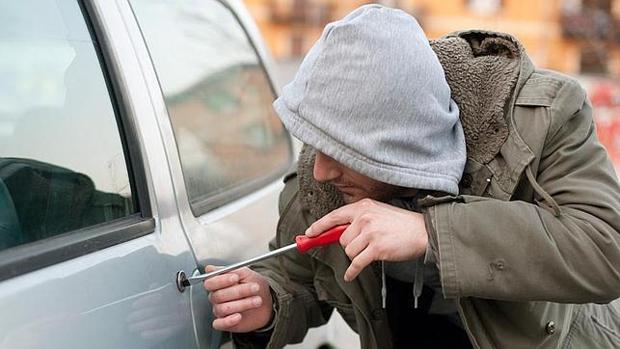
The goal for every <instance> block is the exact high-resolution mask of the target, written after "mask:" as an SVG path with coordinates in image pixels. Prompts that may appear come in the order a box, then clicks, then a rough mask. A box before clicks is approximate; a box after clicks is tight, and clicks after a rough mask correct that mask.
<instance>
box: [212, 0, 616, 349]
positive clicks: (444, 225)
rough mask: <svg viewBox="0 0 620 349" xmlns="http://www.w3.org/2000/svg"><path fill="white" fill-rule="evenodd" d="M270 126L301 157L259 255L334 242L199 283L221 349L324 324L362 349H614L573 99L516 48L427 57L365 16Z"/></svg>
mask: <svg viewBox="0 0 620 349" xmlns="http://www.w3.org/2000/svg"><path fill="white" fill-rule="evenodd" d="M274 107H275V109H276V111H277V112H278V114H279V116H280V118H281V119H282V121H283V123H284V125H285V126H286V128H287V129H288V130H289V131H290V132H291V133H292V134H293V135H294V136H296V137H297V138H299V139H300V140H301V141H302V142H304V143H305V146H304V148H303V149H302V152H301V154H300V157H299V167H298V170H297V171H296V173H293V174H291V175H288V176H287V177H286V178H285V183H286V185H285V188H284V190H283V192H282V193H281V195H280V221H279V224H278V229H277V235H276V237H275V238H274V240H272V242H271V244H270V248H271V249H275V248H278V247H281V246H284V245H287V244H289V243H291V242H292V241H293V239H294V236H295V235H297V234H299V233H301V232H305V233H306V234H307V235H308V236H316V235H318V234H320V233H321V232H323V231H325V230H327V229H328V228H331V227H333V226H335V225H340V224H350V226H349V227H348V228H347V229H346V231H345V232H344V233H343V235H342V237H341V238H340V245H332V246H328V247H323V248H320V249H316V250H314V251H311V252H310V253H308V254H299V253H289V254H286V255H283V256H281V257H280V258H278V259H272V260H267V261H265V262H263V263H262V264H260V265H257V266H255V267H254V268H253V270H251V269H249V268H243V269H239V270H237V271H234V272H231V273H228V274H225V275H221V276H218V277H214V278H212V279H209V280H207V281H205V288H206V289H207V290H209V291H211V292H212V293H211V294H210V300H211V302H212V303H213V311H214V314H215V316H216V320H215V321H214V322H213V327H214V328H216V329H219V330H224V331H231V332H233V333H234V335H233V339H234V341H235V342H236V344H237V345H239V346H240V347H264V346H267V347H269V348H279V347H282V346H284V345H285V344H287V343H296V342H300V341H302V340H303V338H304V336H305V334H306V332H307V330H308V328H310V327H314V326H319V325H321V324H324V323H325V322H326V321H327V320H328V319H329V317H330V315H331V313H332V312H333V309H334V308H335V309H336V310H337V311H338V312H339V313H340V314H341V315H342V317H343V318H344V320H345V321H346V322H347V323H348V324H349V325H350V326H351V328H352V329H353V330H355V331H356V332H357V333H358V334H359V335H360V342H361V345H362V347H363V348H390V347H400V348H411V347H419V348H431V347H433V348H444V347H445V348H469V347H475V348H495V347H498V348H534V347H536V348H557V347H562V348H594V347H597V348H600V347H604V348H613V347H620V311H619V310H618V305H617V304H618V302H615V303H614V302H612V301H613V300H615V299H616V298H618V297H620V233H619V231H620V187H619V185H618V181H617V178H616V176H615V174H614V170H613V168H612V166H611V164H610V161H609V159H608V157H607V154H606V153H605V150H604V149H603V148H602V147H601V145H600V144H599V142H598V140H597V138H596V135H595V131H594V125H593V121H592V117H591V109H590V106H589V104H588V102H587V99H586V96H585V93H584V91H583V89H582V88H581V87H580V86H579V85H578V84H577V83H576V82H575V81H574V80H572V79H570V78H568V77H566V76H563V75H560V74H558V73H555V72H550V71H542V70H537V69H535V68H534V66H533V65H532V63H531V61H530V60H529V58H528V57H527V55H526V54H525V52H524V50H523V48H522V46H521V45H520V43H519V42H518V41H516V39H514V38H513V37H511V36H509V35H506V34H501V33H493V32H486V31H466V32H459V33H454V34H451V35H448V36H446V37H444V38H442V39H440V40H437V41H434V42H431V43H430V44H429V42H428V40H427V38H426V36H425V35H424V33H423V31H422V29H421V28H420V26H419V25H418V23H417V22H416V20H415V19H414V18H412V17H411V16H409V15H407V14H406V13H404V12H402V11H400V10H395V9H389V8H385V7H382V6H379V5H367V6H362V7H361V8H359V9H357V10H355V11H353V12H352V13H351V14H349V15H347V16H346V17H345V18H343V19H342V20H340V21H337V22H334V23H331V24H329V25H327V27H326V28H325V30H324V32H323V34H322V36H321V38H320V39H319V40H318V42H317V43H316V44H315V45H314V47H313V48H312V49H311V50H310V52H309V53H308V55H307V56H306V58H305V59H304V61H303V62H302V64H301V66H300V68H299V71H298V73H297V75H296V76H295V79H294V80H293V81H292V82H291V83H290V84H289V85H287V86H286V87H285V88H284V90H283V93H282V96H281V97H280V98H278V99H277V100H276V101H275V102H274ZM466 150H467V152H466ZM212 269H213V267H208V268H207V270H212ZM594 303H598V304H594ZM599 304H600V305H599Z"/></svg>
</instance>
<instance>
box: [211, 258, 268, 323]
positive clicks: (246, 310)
mask: <svg viewBox="0 0 620 349" xmlns="http://www.w3.org/2000/svg"><path fill="white" fill-rule="evenodd" d="M215 270H217V267H215V266H213V265H208V266H207V267H206V268H205V271H206V272H207V273H208V272H211V271H215ZM204 287H205V289H207V291H210V293H209V301H210V302H211V304H212V305H213V314H214V315H215V317H216V319H215V320H214V321H213V328H214V329H216V330H219V331H228V332H250V331H254V330H258V329H261V328H263V327H265V326H267V324H269V322H270V321H271V318H272V317H273V299H272V298H271V292H270V291H269V283H268V282H267V279H266V278H265V277H264V276H262V275H260V274H259V273H257V272H255V271H253V270H251V269H250V268H239V269H236V270H233V271H231V272H228V273H226V274H222V275H218V276H214V277H212V278H210V279H207V280H205V282H204Z"/></svg>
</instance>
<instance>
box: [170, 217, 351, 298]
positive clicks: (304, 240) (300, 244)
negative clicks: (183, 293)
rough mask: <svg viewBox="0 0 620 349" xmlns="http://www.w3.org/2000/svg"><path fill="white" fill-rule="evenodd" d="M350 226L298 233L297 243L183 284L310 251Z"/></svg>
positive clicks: (183, 281)
mask: <svg viewBox="0 0 620 349" xmlns="http://www.w3.org/2000/svg"><path fill="white" fill-rule="evenodd" d="M348 226H349V224H344V225H337V226H335V227H333V228H331V229H329V230H326V231H325V232H324V233H322V234H321V235H318V236H316V237H313V238H310V237H307V236H306V235H297V236H296V237H295V243H293V244H290V245H287V246H284V247H281V248H279V249H277V250H273V251H271V252H268V253H265V254H262V255H260V256H258V257H254V258H251V259H247V260H245V261H241V262H239V263H235V264H231V265H229V266H227V267H224V268H221V269H218V270H216V271H212V272H210V273H205V274H200V275H196V276H192V277H190V278H186V279H184V280H182V282H181V283H182V285H183V286H185V287H188V286H191V285H193V284H195V283H197V282H199V281H203V280H206V279H209V278H211V277H214V276H216V275H220V274H224V273H227V272H229V271H231V270H235V269H239V268H241V267H245V266H248V265H251V264H254V263H256V262H258V261H262V260H264V259H267V258H271V257H274V256H278V255H281V254H283V253H286V252H288V251H291V250H295V249H296V250H297V251H299V253H306V252H308V251H310V250H311V249H313V248H316V247H322V246H327V245H331V244H333V243H336V242H338V241H339V240H340V235H342V233H343V232H344V231H345V230H346V229H347V227H348Z"/></svg>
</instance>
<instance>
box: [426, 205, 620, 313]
mask: <svg viewBox="0 0 620 349" xmlns="http://www.w3.org/2000/svg"><path fill="white" fill-rule="evenodd" d="M465 201H466V202H463V203H457V202H454V203H448V204H441V205H437V206H434V207H431V208H429V210H428V212H427V221H428V222H429V223H430V225H431V227H430V229H431V231H430V232H429V233H430V234H433V235H434V236H433V237H432V238H431V239H435V241H437V244H438V255H439V263H438V267H439V268H440V271H441V272H440V274H441V279H442V286H443V290H444V293H445V295H446V297H464V296H474V297H480V298H492V299H501V300H511V301H535V300H544V301H554V302H568V303H587V302H601V303H603V302H608V301H610V300H612V299H615V298H617V297H619V296H620V282H619V280H620V235H619V234H618V231H617V230H616V229H615V228H614V227H613V226H611V225H610V224H608V223H607V222H605V221H603V220H601V219H599V218H597V217H593V216H592V215H589V214H587V213H584V212H581V211H578V210H574V209H569V208H564V209H563V213H562V215H561V216H560V217H556V216H554V215H553V214H551V213H550V212H549V211H547V210H546V209H543V208H541V207H539V206H537V205H534V204H530V203H526V202H522V201H511V202H504V201H499V200H495V199H491V198H481V197H465Z"/></svg>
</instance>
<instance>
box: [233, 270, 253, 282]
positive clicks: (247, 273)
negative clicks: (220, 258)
mask: <svg viewBox="0 0 620 349" xmlns="http://www.w3.org/2000/svg"><path fill="white" fill-rule="evenodd" d="M230 273H235V274H237V275H239V280H243V279H246V278H248V277H249V276H251V275H252V274H253V273H254V271H253V270H252V269H250V268H248V267H241V268H239V269H235V270H231V271H230Z"/></svg>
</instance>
